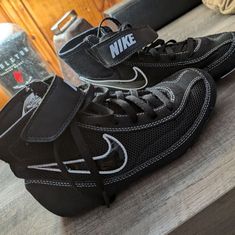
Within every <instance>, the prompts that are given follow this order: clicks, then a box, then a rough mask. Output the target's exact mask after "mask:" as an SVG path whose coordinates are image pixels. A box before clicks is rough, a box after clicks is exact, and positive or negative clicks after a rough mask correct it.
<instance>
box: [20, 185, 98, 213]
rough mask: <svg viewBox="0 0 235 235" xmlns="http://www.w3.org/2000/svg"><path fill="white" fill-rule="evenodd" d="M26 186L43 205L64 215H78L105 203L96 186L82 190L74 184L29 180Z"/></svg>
mask: <svg viewBox="0 0 235 235" xmlns="http://www.w3.org/2000/svg"><path fill="white" fill-rule="evenodd" d="M25 187H26V189H27V190H28V191H29V192H30V194H31V195H32V196H33V197H34V198H35V199H36V200H37V201H38V202H39V203H40V204H41V205H42V206H43V207H45V208H46V209H47V210H49V211H50V212H52V213H54V214H56V215H58V216H62V217H72V216H75V215H76V216H77V215H80V214H83V213H84V212H87V211H89V210H91V209H93V208H95V207H97V206H99V205H102V204H103V199H102V197H101V195H100V194H98V193H95V192H94V188H86V189H85V190H86V191H84V192H83V191H82V192H81V191H79V188H77V189H78V190H76V188H74V187H72V186H61V185H59V184H58V185H56V184H55V185H47V184H39V183H28V182H26V183H25ZM83 189H84V188H83Z"/></svg>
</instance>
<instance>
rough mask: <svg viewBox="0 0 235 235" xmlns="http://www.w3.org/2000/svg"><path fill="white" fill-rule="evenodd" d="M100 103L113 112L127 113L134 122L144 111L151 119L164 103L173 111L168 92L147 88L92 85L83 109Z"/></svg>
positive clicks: (87, 92) (88, 90)
mask: <svg viewBox="0 0 235 235" xmlns="http://www.w3.org/2000/svg"><path fill="white" fill-rule="evenodd" d="M91 102H94V103H98V104H101V105H104V106H105V107H107V108H109V109H111V110H112V111H113V113H115V112H116V113H117V114H126V115H128V116H129V118H130V119H131V121H132V122H133V123H136V122H137V121H138V113H143V114H145V115H146V116H147V117H149V118H151V119H155V118H156V117H157V111H156V110H155V109H156V108H158V107H159V106H160V105H164V106H165V107H166V108H167V109H169V110H170V111H172V108H173V103H172V102H171V100H170V98H169V97H168V96H167V94H165V93H163V92H162V91H160V90H157V89H153V88H147V89H145V90H141V91H136V90H130V91H120V90H118V91H111V90H109V89H108V88H103V87H94V86H93V85H90V86H89V88H88V89H87V91H86V101H85V104H84V106H83V110H85V109H86V107H87V106H88V105H89V104H90V103H91Z"/></svg>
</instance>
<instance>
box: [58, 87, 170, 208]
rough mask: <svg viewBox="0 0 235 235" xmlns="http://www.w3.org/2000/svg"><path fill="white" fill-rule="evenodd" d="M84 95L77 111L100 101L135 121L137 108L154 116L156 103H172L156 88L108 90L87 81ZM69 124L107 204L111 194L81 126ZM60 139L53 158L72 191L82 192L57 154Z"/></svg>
mask: <svg viewBox="0 0 235 235" xmlns="http://www.w3.org/2000/svg"><path fill="white" fill-rule="evenodd" d="M85 86H86V85H85ZM84 95H85V96H86V98H85V101H84V103H83V106H82V109H81V110H80V112H85V113H86V111H87V109H89V106H91V105H93V104H94V105H93V106H94V107H93V109H99V108H100V106H98V107H96V105H95V104H99V105H103V106H104V107H108V110H112V112H111V113H110V114H113V113H115V110H116V112H117V113H119V112H124V113H125V114H126V115H128V116H129V117H130V119H131V120H132V121H133V122H137V121H138V115H137V114H138V113H140V112H142V113H144V114H146V115H147V116H148V117H150V118H156V117H157V111H155V108H157V107H159V106H160V105H164V106H165V107H167V108H168V109H169V110H172V107H173V104H172V102H171V101H170V99H169V98H168V96H167V95H166V94H164V93H163V92H161V91H159V90H157V89H151V88H149V89H146V90H143V91H135V90H132V91H127V92H123V91H115V92H114V91H110V90H109V89H107V88H102V87H94V86H93V85H89V87H88V88H87V89H86V91H85V92H84ZM97 111H98V110H97ZM70 127H71V128H70V131H71V135H72V137H73V140H74V142H75V144H76V146H77V150H78V153H79V155H80V156H82V157H83V158H84V159H85V162H86V164H87V167H88V169H89V171H90V174H91V177H92V178H93V180H94V181H95V183H96V189H97V190H98V192H99V193H100V195H101V197H102V198H103V201H104V203H105V204H106V205H107V207H109V205H110V202H111V201H112V200H113V198H111V197H110V195H109V193H108V192H107V191H106V189H105V185H104V182H103V177H102V176H101V175H100V174H99V169H98V166H97V165H96V162H95V161H94V160H93V159H92V156H91V154H90V151H89V146H88V145H87V143H86V141H85V140H84V138H83V135H82V133H81V130H80V129H79V128H78V127H77V125H76V123H75V122H73V123H72V124H71V126H70ZM61 141H62V139H61V138H59V139H58V140H56V141H55V142H54V156H55V160H56V162H57V164H58V167H59V168H60V170H61V172H62V174H63V175H64V177H65V178H66V179H67V180H69V181H70V183H71V186H72V187H73V188H74V190H75V191H76V193H78V194H83V192H82V191H80V190H79V189H78V188H77V186H76V182H75V179H74V178H73V175H71V174H70V173H69V171H68V168H67V166H66V165H64V163H63V161H62V160H61V157H60V154H59V153H60V147H61ZM83 196H86V197H87V195H85V194H84V195H83ZM91 200H92V199H91Z"/></svg>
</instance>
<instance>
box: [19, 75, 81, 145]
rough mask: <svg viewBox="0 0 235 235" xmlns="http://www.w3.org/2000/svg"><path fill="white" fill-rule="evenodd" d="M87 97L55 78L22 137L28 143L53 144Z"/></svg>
mask: <svg viewBox="0 0 235 235" xmlns="http://www.w3.org/2000/svg"><path fill="white" fill-rule="evenodd" d="M84 98H85V95H84V93H83V92H82V91H81V90H80V89H76V88H75V87H71V86H70V85H69V84H67V83H66V82H64V81H63V80H62V79H60V78H57V77H55V78H54V80H53V81H52V84H51V85H50V87H49V89H48V91H47V93H46V94H45V96H44V97H43V99H42V101H41V104H40V105H39V106H38V108H37V109H36V110H35V112H34V114H33V115H32V117H31V118H30V120H29V122H28V123H27V124H26V126H25V128H24V130H23V131H22V133H21V137H22V138H23V139H24V140H26V141H27V142H52V141H54V140H56V139H57V138H58V137H59V136H60V135H61V134H62V133H63V132H64V131H65V129H66V128H67V127H68V125H69V124H70V123H71V121H72V120H73V118H74V117H75V115H76V113H77V112H78V111H79V109H81V107H82V105H83V101H84Z"/></svg>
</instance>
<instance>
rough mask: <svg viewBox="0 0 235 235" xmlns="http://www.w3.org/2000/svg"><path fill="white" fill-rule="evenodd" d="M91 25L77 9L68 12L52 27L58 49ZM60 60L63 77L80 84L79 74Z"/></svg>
mask: <svg viewBox="0 0 235 235" xmlns="http://www.w3.org/2000/svg"><path fill="white" fill-rule="evenodd" d="M91 27H92V26H91V25H90V24H89V23H88V22H87V21H86V20H85V19H83V18H80V17H78V15H77V13H76V12H75V10H71V11H69V12H67V13H66V14H65V15H64V16H62V17H61V18H60V19H59V20H58V21H57V22H56V23H55V25H53V26H52V27H51V31H52V32H53V34H54V36H53V41H54V45H55V48H56V51H57V52H58V51H59V50H60V48H61V47H62V46H63V45H64V44H65V43H66V42H68V41H69V40H70V39H71V38H73V37H74V36H76V35H78V34H80V33H82V32H84V31H85V30H87V29H89V28H91ZM59 61H60V67H61V71H62V75H63V78H64V79H65V80H67V81H69V82H70V83H72V84H73V85H75V86H78V85H79V84H80V83H81V81H80V80H79V77H78V75H77V74H76V73H75V72H74V71H73V70H72V68H70V67H69V66H68V65H67V64H66V63H65V62H64V61H63V60H61V59H59Z"/></svg>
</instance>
